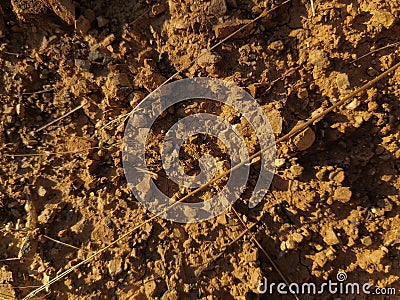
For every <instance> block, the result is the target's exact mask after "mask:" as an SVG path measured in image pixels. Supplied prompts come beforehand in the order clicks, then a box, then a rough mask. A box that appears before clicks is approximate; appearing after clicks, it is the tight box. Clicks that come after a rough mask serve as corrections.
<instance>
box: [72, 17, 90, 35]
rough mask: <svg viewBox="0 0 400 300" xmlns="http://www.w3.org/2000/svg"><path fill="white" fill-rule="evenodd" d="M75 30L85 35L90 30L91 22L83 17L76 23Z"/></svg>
mask: <svg viewBox="0 0 400 300" xmlns="http://www.w3.org/2000/svg"><path fill="white" fill-rule="evenodd" d="M75 28H76V30H77V31H78V32H79V33H80V34H82V35H84V34H86V33H87V32H88V31H89V29H90V22H89V20H88V19H86V18H85V17H84V16H83V15H81V16H79V18H78V20H76V22H75Z"/></svg>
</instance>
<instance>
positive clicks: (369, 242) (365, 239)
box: [361, 236, 372, 247]
mask: <svg viewBox="0 0 400 300" xmlns="http://www.w3.org/2000/svg"><path fill="white" fill-rule="evenodd" d="M361 243H362V244H363V245H364V246H367V247H368V246H371V245H372V239H371V237H370V236H366V237H363V238H362V239H361Z"/></svg>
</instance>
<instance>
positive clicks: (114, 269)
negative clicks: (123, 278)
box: [108, 258, 122, 278]
mask: <svg viewBox="0 0 400 300" xmlns="http://www.w3.org/2000/svg"><path fill="white" fill-rule="evenodd" d="M108 271H109V272H110V275H111V277H113V278H114V277H115V276H117V275H118V274H120V273H121V272H122V259H121V258H115V259H113V260H110V261H109V262H108Z"/></svg>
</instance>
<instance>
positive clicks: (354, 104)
mask: <svg viewBox="0 0 400 300" xmlns="http://www.w3.org/2000/svg"><path fill="white" fill-rule="evenodd" d="M359 105H360V100H358V99H354V100H353V101H351V102H350V103H349V104H347V105H346V108H347V109H350V110H354V109H356V108H357V107H358V106H359Z"/></svg>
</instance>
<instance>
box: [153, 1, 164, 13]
mask: <svg viewBox="0 0 400 300" xmlns="http://www.w3.org/2000/svg"><path fill="white" fill-rule="evenodd" d="M165 11H166V8H165V5H163V4H162V3H156V4H154V5H153V6H152V7H151V14H152V15H153V16H158V15H161V14H163V13H165Z"/></svg>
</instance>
